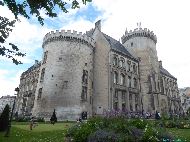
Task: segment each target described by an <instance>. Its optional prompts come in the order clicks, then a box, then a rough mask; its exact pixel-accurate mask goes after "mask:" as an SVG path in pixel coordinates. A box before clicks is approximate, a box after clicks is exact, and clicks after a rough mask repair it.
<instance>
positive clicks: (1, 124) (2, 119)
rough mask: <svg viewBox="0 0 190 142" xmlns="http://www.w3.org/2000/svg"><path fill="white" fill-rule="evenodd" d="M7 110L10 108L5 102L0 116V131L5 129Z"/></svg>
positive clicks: (7, 123) (7, 122)
mask: <svg viewBox="0 0 190 142" xmlns="http://www.w3.org/2000/svg"><path fill="white" fill-rule="evenodd" d="M9 112H10V108H9V105H8V104H7V105H6V106H5V108H4V110H3V112H2V114H1V116H0V131H6V130H7V128H8V125H9Z"/></svg>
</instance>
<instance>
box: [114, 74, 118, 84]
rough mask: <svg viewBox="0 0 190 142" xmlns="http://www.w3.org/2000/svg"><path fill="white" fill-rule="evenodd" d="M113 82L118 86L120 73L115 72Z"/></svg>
mask: <svg viewBox="0 0 190 142" xmlns="http://www.w3.org/2000/svg"><path fill="white" fill-rule="evenodd" d="M113 82H114V83H115V84H118V73H117V72H116V71H114V74H113Z"/></svg>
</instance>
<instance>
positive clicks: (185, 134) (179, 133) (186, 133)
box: [168, 128, 190, 142]
mask: <svg viewBox="0 0 190 142" xmlns="http://www.w3.org/2000/svg"><path fill="white" fill-rule="evenodd" d="M168 130H169V131H170V132H171V133H172V134H173V135H174V136H175V137H177V138H180V139H182V140H186V142H190V129H177V128H170V129H168Z"/></svg>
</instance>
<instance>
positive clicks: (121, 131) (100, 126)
mask: <svg viewBox="0 0 190 142" xmlns="http://www.w3.org/2000/svg"><path fill="white" fill-rule="evenodd" d="M162 131H163V130H162ZM162 131H160V130H159V127H156V128H155V125H153V123H152V122H150V121H148V120H143V119H126V118H121V117H111V118H101V117H97V118H91V119H89V120H88V121H87V122H86V123H77V125H75V126H73V127H71V128H70V129H68V131H67V133H66V136H67V137H71V138H72V139H73V140H74V141H76V142H84V141H90V142H91V141H92V142H95V141H100V142H101V141H102V142H103V141H105V142H106V141H114V142H120V141H121V142H122V141H123V142H124V141H130V142H133V141H134V142H141V141H143V142H147V141H148V142H156V141H160V140H163V139H166V138H167V139H170V140H173V137H172V136H170V135H169V134H168V133H167V132H166V131H164V132H165V133H162Z"/></svg>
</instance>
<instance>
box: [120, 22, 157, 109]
mask: <svg viewBox="0 0 190 142" xmlns="http://www.w3.org/2000/svg"><path fill="white" fill-rule="evenodd" d="M121 40H122V44H123V45H124V46H125V47H126V48H127V49H128V50H129V51H130V52H131V53H132V54H133V55H134V56H136V57H137V58H140V62H139V70H140V82H141V93H142V97H143V98H142V100H143V109H144V110H145V111H149V112H154V111H155V110H156V109H157V106H158V103H157V101H156V96H155V94H154V92H159V91H158V87H159V86H158V84H159V83H158V74H159V62H158V56H157V51H156V43H157V37H156V35H155V34H154V33H153V32H152V31H150V30H149V29H147V28H144V29H143V28H141V27H140V26H139V27H138V28H136V29H134V30H133V31H132V30H130V31H129V32H128V31H127V30H126V31H125V34H124V35H123V36H122V38H121Z"/></svg>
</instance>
